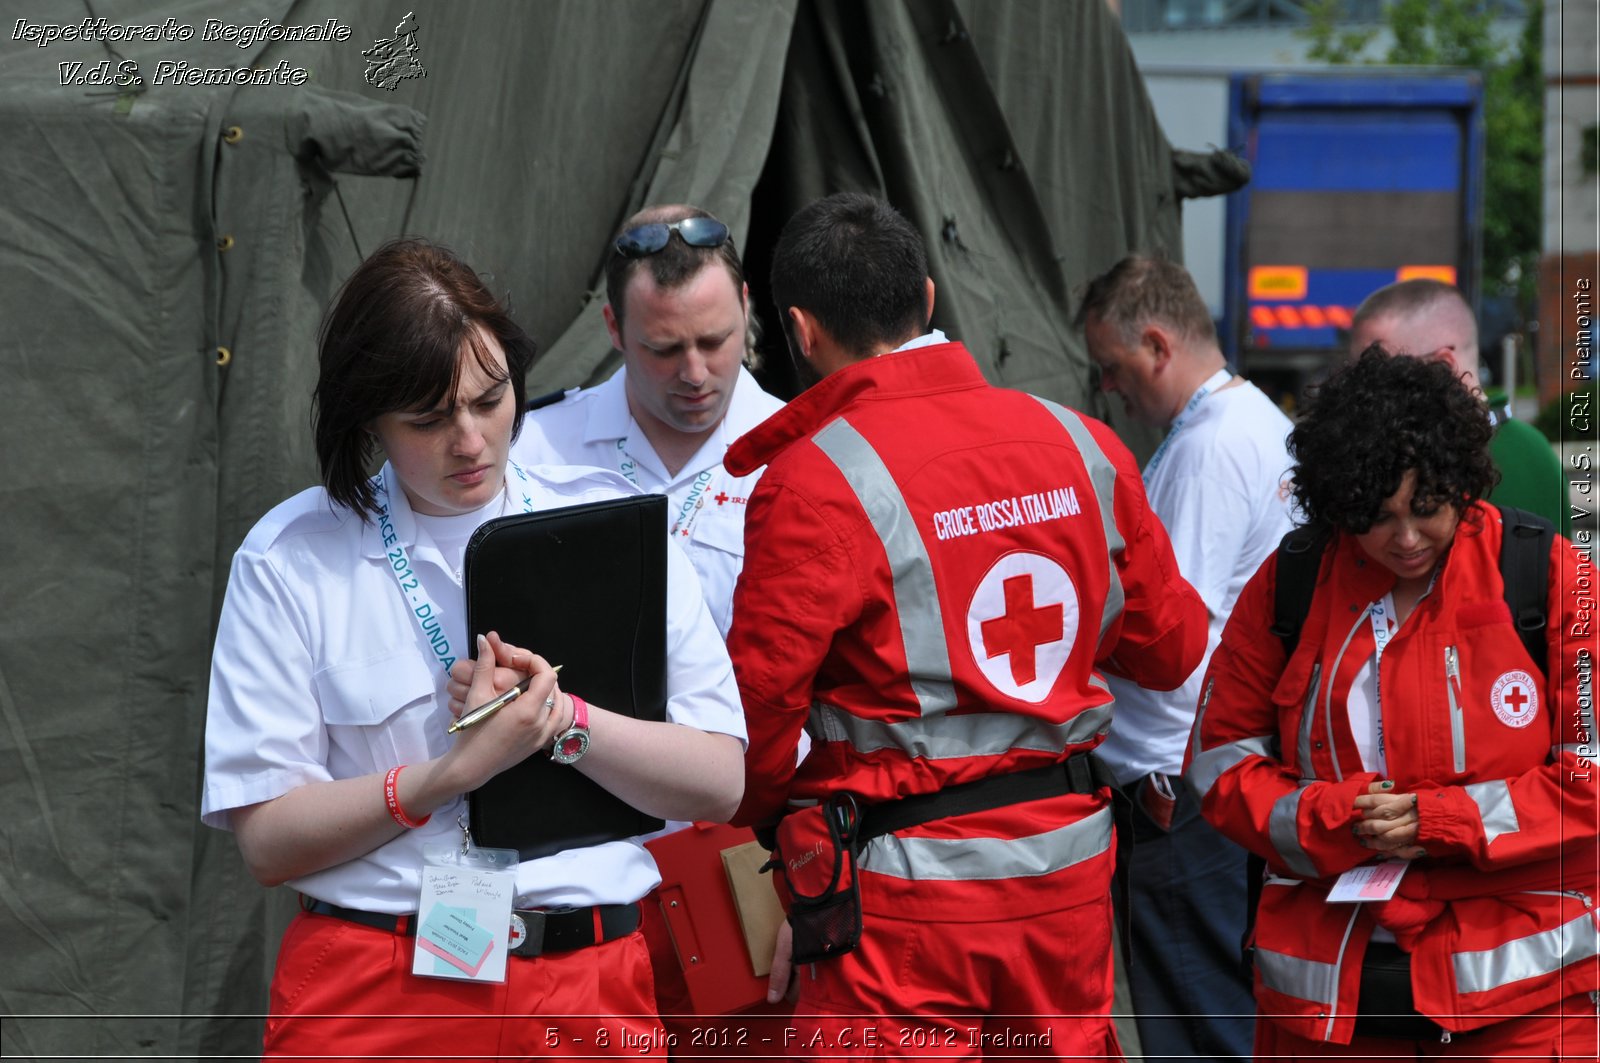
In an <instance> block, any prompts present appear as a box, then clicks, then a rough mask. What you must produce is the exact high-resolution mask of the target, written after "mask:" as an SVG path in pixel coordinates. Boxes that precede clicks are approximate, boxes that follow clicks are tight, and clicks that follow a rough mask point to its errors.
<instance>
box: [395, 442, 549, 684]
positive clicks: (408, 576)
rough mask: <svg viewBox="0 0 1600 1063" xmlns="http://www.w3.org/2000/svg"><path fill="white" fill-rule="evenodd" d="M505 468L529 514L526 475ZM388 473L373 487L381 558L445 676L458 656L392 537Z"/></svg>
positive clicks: (503, 493) (516, 467) (518, 468)
mask: <svg viewBox="0 0 1600 1063" xmlns="http://www.w3.org/2000/svg"><path fill="white" fill-rule="evenodd" d="M506 464H507V467H508V468H509V469H510V471H512V472H514V473H516V476H517V481H518V490H519V493H520V494H521V496H522V512H524V513H532V512H533V496H532V495H530V494H529V493H528V485H529V481H528V474H527V473H525V472H523V471H522V467H521V466H519V465H518V464H517V463H516V462H514V461H512V462H507V463H506ZM390 473H391V470H390V468H389V467H388V466H385V467H384V470H383V472H382V473H381V474H380V475H378V476H377V477H376V483H374V484H373V486H374V487H375V488H377V500H376V501H377V513H378V534H379V535H381V536H382V537H383V548H384V551H385V553H384V557H385V558H386V559H387V560H388V562H389V573H390V575H392V576H394V581H395V584H396V585H397V586H398V587H399V588H400V597H401V598H402V599H404V601H405V603H406V607H407V608H408V609H409V610H410V611H411V619H412V621H413V622H414V623H415V624H416V625H417V629H418V630H419V631H421V632H422V637H423V638H424V639H425V640H427V643H428V649H429V650H431V651H432V653H433V659H434V663H436V664H438V666H439V667H440V668H441V669H442V670H443V671H444V673H445V675H446V676H448V675H449V674H450V666H451V665H453V664H455V663H456V659H457V655H456V653H455V651H454V650H453V649H452V648H451V646H450V640H449V639H447V638H446V637H445V634H444V628H443V627H442V626H441V611H440V609H439V607H438V606H437V605H435V604H434V602H433V599H432V598H431V597H430V596H429V595H428V591H427V588H425V587H424V586H423V585H422V580H421V578H420V577H418V576H417V573H416V570H415V569H413V568H412V567H411V555H410V554H409V553H408V552H407V551H406V548H405V544H404V543H402V542H400V537H399V536H398V535H396V534H395V530H394V520H393V518H391V517H390V515H389V499H390V498H391V497H393V492H392V490H391V489H390V487H389V476H390ZM510 490H511V481H510V480H509V479H507V480H506V481H505V484H504V486H503V487H502V488H501V494H500V512H501V513H504V512H505V506H506V495H507V494H508V493H509V492H510Z"/></svg>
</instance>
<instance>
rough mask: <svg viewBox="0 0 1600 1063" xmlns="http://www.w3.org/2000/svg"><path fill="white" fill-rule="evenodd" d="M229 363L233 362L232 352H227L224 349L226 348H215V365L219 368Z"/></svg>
mask: <svg viewBox="0 0 1600 1063" xmlns="http://www.w3.org/2000/svg"><path fill="white" fill-rule="evenodd" d="M231 361H233V352H232V351H230V350H228V348H226V347H218V348H217V365H218V366H219V367H221V366H224V365H227V364H228V363H229V362H231Z"/></svg>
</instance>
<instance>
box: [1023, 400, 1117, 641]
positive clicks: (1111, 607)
mask: <svg viewBox="0 0 1600 1063" xmlns="http://www.w3.org/2000/svg"><path fill="white" fill-rule="evenodd" d="M1034 398H1036V399H1039V397H1038V396H1037V395H1035V396H1034ZM1039 405H1041V406H1043V407H1044V408H1045V409H1047V410H1049V411H1050V412H1051V413H1052V414H1053V415H1054V416H1055V419H1056V420H1058V421H1060V422H1061V427H1062V428H1065V429H1066V430H1067V435H1069V436H1071V437H1072V442H1073V445H1074V446H1076V447H1077V448H1078V456H1079V457H1081V458H1082V459H1083V467H1084V469H1085V470H1086V471H1087V472H1088V473H1089V482H1090V483H1092V484H1093V485H1094V500H1095V504H1096V505H1098V506H1099V507H1100V526H1101V527H1102V528H1103V529H1105V535H1106V564H1107V565H1108V566H1109V568H1110V576H1111V579H1110V582H1109V583H1107V585H1106V605H1105V609H1104V610H1103V611H1102V612H1101V614H1100V641H1101V642H1104V641H1105V637H1106V632H1107V631H1109V630H1110V629H1111V625H1112V624H1114V623H1116V621H1117V617H1119V616H1121V615H1122V606H1123V603H1124V601H1125V600H1126V598H1125V595H1124V594H1123V590H1122V578H1121V577H1120V576H1118V575H1117V563H1116V561H1115V558H1116V555H1118V554H1120V553H1122V550H1123V548H1124V547H1125V546H1126V545H1127V544H1126V543H1125V542H1123V539H1122V533H1121V532H1120V531H1118V530H1117V511H1116V500H1117V467H1116V466H1115V465H1113V464H1111V459H1110V458H1107V457H1106V452H1105V451H1104V450H1101V449H1100V444H1099V443H1096V442H1095V441H1094V436H1093V435H1091V434H1090V432H1089V429H1088V428H1086V427H1085V426H1084V423H1083V419H1082V418H1080V417H1079V416H1078V415H1077V414H1075V413H1073V412H1072V411H1071V410H1069V409H1067V408H1066V407H1065V406H1057V405H1056V404H1055V403H1053V402H1051V401H1050V400H1049V399H1039Z"/></svg>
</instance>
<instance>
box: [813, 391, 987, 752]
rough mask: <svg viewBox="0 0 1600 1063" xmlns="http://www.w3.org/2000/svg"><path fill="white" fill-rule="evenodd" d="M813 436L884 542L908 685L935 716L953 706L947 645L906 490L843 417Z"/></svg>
mask: <svg viewBox="0 0 1600 1063" xmlns="http://www.w3.org/2000/svg"><path fill="white" fill-rule="evenodd" d="M812 440H813V442H815V443H816V444H817V447H818V448H819V449H820V450H821V451H822V452H823V453H824V454H826V455H827V456H828V457H829V459H830V460H832V461H833V463H834V465H835V466H837V467H838V469H839V473H840V475H842V476H843V477H844V479H845V482H846V483H848V484H849V485H850V489H851V490H852V491H854V492H855V494H856V500H857V501H858V502H860V503H861V508H862V509H863V510H864V511H865V512H866V514H867V519H868V520H870V521H871V522H872V529H873V531H875V532H877V533H878V539H879V540H880V541H881V542H882V543H883V552H884V554H885V555H887V557H888V559H889V572H890V577H891V579H892V580H893V583H894V611H895V615H896V616H897V617H898V618H899V620H900V638H901V641H902V642H904V644H905V651H906V666H907V670H908V672H909V674H910V679H911V689H912V691H913V692H914V693H915V694H916V695H917V702H918V704H920V705H921V706H922V715H923V716H924V717H927V716H938V715H940V714H942V713H944V712H947V711H949V710H950V709H953V708H955V704H956V694H955V686H954V684H953V683H952V681H951V676H950V647H949V646H948V645H946V643H945V639H944V615H943V613H941V612H940V610H939V589H938V588H937V587H936V586H935V585H934V580H933V563H932V562H931V561H929V560H928V548H927V546H926V545H925V544H924V543H923V541H922V535H921V533H920V532H918V531H917V522H916V521H915V520H914V519H912V516H911V511H910V510H909V509H908V508H907V507H906V500H905V496H904V495H902V494H901V493H900V488H899V487H898V486H896V485H895V482H894V477H892V476H890V475H889V470H888V468H887V467H885V465H884V464H883V459H882V458H881V457H879V456H878V452H877V451H875V450H873V449H872V444H871V443H868V442H867V441H866V439H865V438H863V437H862V435H861V433H860V432H857V431H856V430H855V429H854V428H852V427H851V426H850V423H849V422H848V421H846V420H845V419H844V418H842V417H841V418H839V419H838V420H836V421H834V422H832V423H831V424H829V425H827V426H826V427H824V428H823V429H822V430H821V431H820V432H818V433H817V434H816V435H815V436H813V437H812ZM996 752H999V751H998V750H997V751H996Z"/></svg>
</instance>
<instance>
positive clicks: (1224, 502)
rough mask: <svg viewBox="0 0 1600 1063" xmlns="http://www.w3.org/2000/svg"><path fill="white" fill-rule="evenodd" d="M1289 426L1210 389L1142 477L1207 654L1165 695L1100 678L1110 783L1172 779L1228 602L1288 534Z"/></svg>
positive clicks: (1258, 402)
mask: <svg viewBox="0 0 1600 1063" xmlns="http://www.w3.org/2000/svg"><path fill="white" fill-rule="evenodd" d="M1292 427H1293V426H1292V425H1291V424H1290V423H1289V419H1288V418H1287V417H1285V416H1284V415H1283V412H1282V411H1281V410H1279V409H1278V407H1277V406H1275V405H1274V404H1273V402H1272V400H1271V399H1269V398H1267V397H1266V396H1265V395H1263V394H1262V393H1261V390H1260V389H1259V388H1257V387H1256V386H1255V385H1254V384H1251V383H1248V382H1245V381H1241V382H1240V383H1238V384H1234V385H1233V386H1231V387H1227V388H1222V389H1220V390H1214V391H1213V392H1212V393H1211V394H1209V395H1207V396H1206V397H1205V398H1204V399H1203V400H1202V401H1201V402H1200V404H1199V405H1198V406H1196V407H1195V408H1194V410H1193V412H1192V413H1191V414H1190V415H1189V417H1188V418H1187V419H1186V420H1184V421H1183V423H1182V424H1181V425H1180V426H1179V427H1178V430H1177V431H1176V432H1175V433H1171V434H1169V436H1168V440H1169V442H1168V443H1167V445H1166V451H1165V453H1164V454H1163V456H1162V458H1161V461H1160V462H1159V463H1158V464H1157V465H1156V467H1155V468H1154V469H1153V470H1150V471H1148V472H1147V473H1146V478H1145V492H1146V493H1147V494H1148V495H1149V498H1150V505H1151V508H1152V509H1154V510H1155V512H1156V515H1157V516H1158V517H1160V518H1161V523H1162V524H1163V525H1165V526H1166V529H1167V535H1168V536H1169V537H1170V538H1171V539H1172V550H1173V553H1174V554H1176V555H1177V559H1178V571H1179V572H1181V573H1183V577H1184V579H1187V580H1188V581H1189V582H1190V583H1191V584H1193V585H1194V589H1195V590H1196V591H1198V592H1199V594H1200V597H1201V599H1202V600H1203V601H1204V602H1205V603H1206V613H1207V615H1208V618H1209V624H1208V630H1207V633H1206V653H1205V656H1204V657H1203V658H1201V660H1200V665H1199V667H1198V668H1196V669H1195V670H1194V672H1193V673H1192V674H1191V675H1190V676H1189V678H1188V680H1187V681H1185V682H1184V684H1183V685H1182V686H1181V687H1179V688H1178V689H1177V690H1173V691H1153V690H1145V689H1143V688H1141V687H1139V686H1137V685H1135V684H1133V683H1131V682H1129V681H1127V680H1125V679H1118V678H1115V677H1108V680H1109V682H1110V684H1111V692H1112V694H1113V695H1115V697H1116V699H1117V701H1116V708H1115V710H1114V712H1113V715H1112V719H1111V733H1110V734H1109V735H1108V736H1107V737H1106V740H1105V742H1104V743H1102V744H1101V746H1100V748H1099V750H1098V751H1097V752H1098V753H1099V754H1100V756H1101V757H1103V758H1104V759H1105V761H1106V763H1107V764H1109V765H1110V766H1111V770H1112V771H1113V772H1114V773H1115V775H1116V777H1117V781H1118V782H1119V783H1122V784H1127V783H1129V782H1132V781H1134V780H1135V779H1138V778H1140V777H1141V776H1144V775H1148V774H1150V773H1151V772H1160V773H1161V774H1163V775H1174V776H1175V775H1178V774H1180V772H1181V770H1182V767H1183V750H1184V746H1185V744H1186V743H1187V741H1188V738H1189V729H1190V727H1191V726H1192V725H1193V724H1194V713H1195V706H1196V704H1197V703H1198V701H1199V699H1200V685H1201V683H1202V681H1203V680H1204V678H1205V672H1206V665H1207V664H1208V663H1209V662H1210V660H1211V653H1212V651H1213V650H1215V649H1216V648H1217V643H1218V642H1220V641H1221V639H1222V628H1223V625H1224V624H1226V623H1227V621H1228V614H1229V613H1231V612H1232V611H1233V603H1234V602H1235V601H1236V600H1237V599H1238V597H1239V592H1240V591H1241V590H1243V589H1244V585H1245V583H1246V582H1247V581H1248V580H1249V579H1250V577H1251V576H1253V575H1255V572H1256V569H1258V568H1260V567H1261V563H1262V562H1263V561H1265V560H1266V559H1267V557H1268V555H1270V554H1271V553H1272V551H1274V550H1275V549H1277V547H1278V541H1279V540H1280V539H1282V538H1283V536H1284V533H1285V532H1287V531H1288V530H1289V528H1290V527H1291V524H1292V521H1291V518H1290V507H1291V505H1292V502H1291V500H1290V498H1289V488H1288V484H1287V480H1288V476H1289V469H1290V466H1291V464H1292V462H1291V461H1290V458H1289V451H1288V447H1287V446H1286V445H1285V440H1286V438H1287V437H1288V435H1289V430H1290V428H1292Z"/></svg>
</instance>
